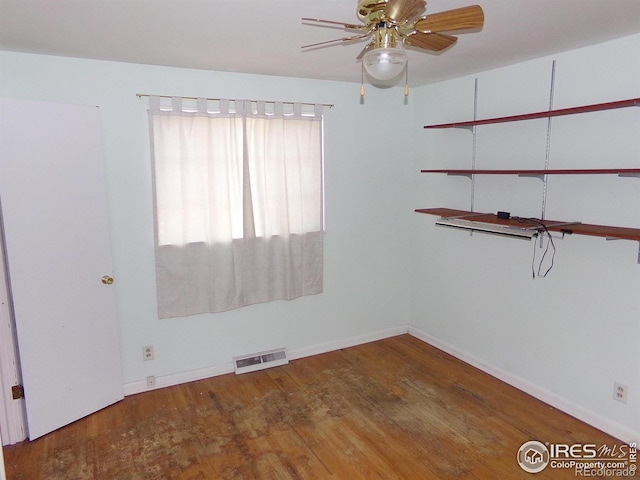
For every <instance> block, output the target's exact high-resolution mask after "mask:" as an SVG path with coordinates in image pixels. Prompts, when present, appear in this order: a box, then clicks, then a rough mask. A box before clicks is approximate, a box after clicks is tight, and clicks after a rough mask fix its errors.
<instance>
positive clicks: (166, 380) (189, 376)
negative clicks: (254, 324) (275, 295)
mask: <svg viewBox="0 0 640 480" xmlns="http://www.w3.org/2000/svg"><path fill="white" fill-rule="evenodd" d="M405 333H407V326H406V325H402V326H399V327H394V328H388V329H385V330H378V331H377V332H373V333H367V334H365V335H358V336H355V337H349V338H341V339H338V340H335V341H331V342H325V343H320V344H318V345H311V346H309V347H303V348H294V349H292V350H287V356H288V357H289V360H296V359H299V358H304V357H309V356H311V355H319V354H321V353H327V352H333V351H335V350H340V349H342V348H349V347H355V346H356V345H362V344H365V343H370V342H375V341H376V340H382V339H384V338H390V337H396V336H398V335H403V334H405ZM233 372H234V369H233V362H232V361H229V362H228V363H223V364H219V365H214V366H211V367H206V368H200V369H198V370H189V371H187V372H180V373H173V374H170V375H160V376H156V377H155V385H154V386H153V387H149V386H147V380H146V379H143V380H138V381H135V382H131V383H126V384H125V385H124V394H125V396H128V395H135V394H136V393H142V392H148V391H151V390H157V389H158V388H164V387H171V386H174V385H180V384H182V383H187V382H194V381H196V380H202V379H204V378H210V377H216V376H218V375H225V374H227V373H233Z"/></svg>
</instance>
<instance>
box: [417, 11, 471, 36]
mask: <svg viewBox="0 0 640 480" xmlns="http://www.w3.org/2000/svg"><path fill="white" fill-rule="evenodd" d="M483 24H484V12H483V11H482V7H480V5H472V6H470V7H463V8H456V9H453V10H447V11H446V12H440V13H434V14H432V15H427V16H426V17H424V18H421V19H420V20H418V21H417V22H416V24H415V29H416V30H417V31H418V32H422V33H438V32H453V31H457V30H471V29H476V28H482V25H483Z"/></svg>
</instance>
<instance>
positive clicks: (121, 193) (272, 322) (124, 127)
mask: <svg viewBox="0 0 640 480" xmlns="http://www.w3.org/2000/svg"><path fill="white" fill-rule="evenodd" d="M0 62H1V63H0V66H1V69H2V72H3V75H2V77H1V78H0V94H1V95H4V96H13V97H23V98H32V99H42V100H49V101H59V102H69V103H79V104H90V105H98V106H100V109H101V111H102V119H103V133H104V145H105V155H106V168H107V175H108V179H107V183H108V191H109V202H110V215H111V224H112V232H113V235H112V236H113V247H114V261H115V267H114V277H115V280H116V282H115V284H114V285H115V286H117V297H118V302H119V315H120V318H119V321H120V331H121V337H122V352H123V353H122V354H123V364H124V378H125V382H126V383H128V384H129V385H130V388H129V389H128V391H136V390H139V388H140V385H144V379H145V378H146V377H147V376H149V375H156V376H158V377H163V376H165V377H166V376H169V377H171V376H173V377H172V378H173V379H174V380H175V378H183V379H188V378H190V375H191V374H187V375H185V376H182V377H181V376H180V375H179V374H180V373H181V372H191V371H200V370H201V369H205V370H206V372H211V371H212V370H211V369H213V371H215V368H216V367H217V366H222V368H223V370H224V369H225V368H228V366H229V365H230V362H231V359H232V357H233V356H234V355H241V354H246V353H252V352H256V351H261V350H266V349H271V348H277V347H286V348H289V349H293V350H295V351H297V352H298V353H299V354H300V353H301V352H302V353H305V352H313V351H318V350H322V349H325V348H331V347H332V346H334V347H335V346H340V345H342V344H343V343H345V342H347V343H348V342H349V341H351V340H354V339H355V340H357V339H362V338H370V337H372V336H373V337H375V336H378V335H384V334H385V332H389V329H392V331H395V330H394V329H396V327H399V328H400V330H402V329H404V330H405V331H406V325H407V324H408V316H407V312H408V308H407V306H408V299H409V297H408V291H409V285H408V282H409V279H408V277H407V275H406V271H407V268H408V251H409V237H408V235H406V232H407V230H408V225H409V224H410V220H411V209H410V195H409V192H408V191H407V189H406V179H407V178H409V173H410V169H411V168H412V165H411V161H410V158H411V155H410V151H408V150H410V149H406V148H405V147H404V146H405V145H410V144H411V142H410V138H411V137H410V133H409V131H408V129H407V128H405V127H406V125H407V124H408V122H409V121H410V115H409V114H408V111H409V110H410V109H411V106H410V104H409V105H405V102H404V96H403V95H402V90H401V89H392V90H379V89H375V88H372V87H370V88H367V97H366V99H365V103H364V104H361V103H360V96H359V85H354V84H345V83H337V82H326V81H311V80H299V79H290V78H278V77H267V76H253V75H240V74H233V73H216V72H208V71H197V70H186V69H175V68H163V67H154V66H146V65H132V64H123V63H114V62H103V61H92V60H82V59H71V58H60V57H52V56H39V55H26V54H15V53H7V52H4V53H0ZM354 68H357V66H356V65H354ZM136 93H151V94H170V95H185V96H203V97H216V98H220V97H222V98H249V99H264V100H284V101H304V102H322V103H332V104H335V107H334V108H333V109H331V110H328V111H327V113H326V121H325V137H326V141H325V170H326V228H327V233H326V236H325V264H324V265H325V267H324V269H325V283H324V293H323V294H321V295H317V296H312V297H304V298H300V299H296V300H293V301H290V302H286V301H277V302H272V303H269V304H262V305H255V306H251V307H246V308H243V309H239V310H235V311H232V312H228V313H222V314H216V315H212V314H209V315H198V316H193V317H188V318H176V319H166V320H158V318H157V313H156V297H155V295H156V289H155V271H154V261H153V226H152V225H153V224H152V197H151V175H150V174H151V167H150V158H149V138H148V125H147V115H146V100H140V99H138V98H137V97H136ZM382 112H385V113H384V114H383V113H382ZM389 118H391V119H393V122H389V121H388V119H389ZM398 119H400V120H399V121H398ZM403 119H406V120H403ZM381 133H384V137H383V136H382V135H381ZM397 145H401V146H403V147H402V148H401V149H400V150H398V149H397ZM26 188H28V186H26ZM25 215H28V212H25ZM149 344H152V345H154V350H155V360H153V361H150V362H143V361H142V348H143V346H144V345H149ZM207 369H208V370H207ZM176 375H178V376H177V377H176ZM161 383H162V378H161V379H160V381H159V384H161Z"/></svg>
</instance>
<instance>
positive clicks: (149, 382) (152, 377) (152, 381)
mask: <svg viewBox="0 0 640 480" xmlns="http://www.w3.org/2000/svg"><path fill="white" fill-rule="evenodd" d="M155 386H156V377H155V375H150V376H148V377H147V387H155Z"/></svg>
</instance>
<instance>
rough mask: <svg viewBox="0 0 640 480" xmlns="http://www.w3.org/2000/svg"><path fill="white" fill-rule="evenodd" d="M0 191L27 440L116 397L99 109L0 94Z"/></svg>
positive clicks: (118, 375)
mask: <svg viewBox="0 0 640 480" xmlns="http://www.w3.org/2000/svg"><path fill="white" fill-rule="evenodd" d="M0 199H1V203H2V220H3V222H4V234H5V243H6V253H7V263H8V270H9V278H10V286H11V294H12V299H13V306H14V311H15V320H16V333H17V337H18V349H19V355H20V363H21V370H22V380H23V385H24V391H25V405H26V415H27V424H28V431H29V438H30V439H31V440H33V439H35V438H37V437H40V436H42V435H44V434H45V433H48V432H50V431H52V430H55V429H57V428H59V427H61V426H64V425H66V424H68V423H71V422H73V421H75V420H77V419H79V418H82V417H84V416H86V415H88V414H90V413H93V412H95V411H97V410H99V409H101V408H103V407H105V406H107V405H110V404H112V403H114V402H117V401H118V400H120V399H122V398H123V381H122V369H121V360H120V352H119V336H118V330H117V317H116V314H117V310H116V303H115V292H114V287H113V286H112V285H109V284H105V283H103V282H102V277H103V276H107V277H111V276H112V264H111V250H110V232H109V225H108V217H107V202H106V190H105V179H104V172H103V149H102V142H101V126H100V112H99V110H98V108H97V107H92V106H78V105H67V104H56V103H49V102H39V101H31V100H19V99H9V98H3V99H0ZM107 280H108V279H107ZM107 283H108V281H107Z"/></svg>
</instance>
